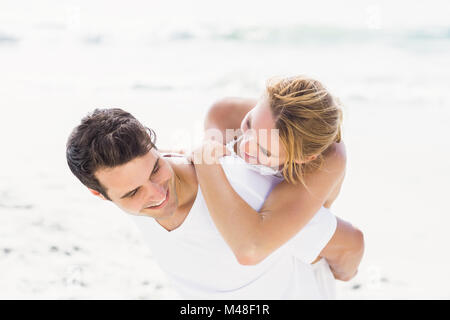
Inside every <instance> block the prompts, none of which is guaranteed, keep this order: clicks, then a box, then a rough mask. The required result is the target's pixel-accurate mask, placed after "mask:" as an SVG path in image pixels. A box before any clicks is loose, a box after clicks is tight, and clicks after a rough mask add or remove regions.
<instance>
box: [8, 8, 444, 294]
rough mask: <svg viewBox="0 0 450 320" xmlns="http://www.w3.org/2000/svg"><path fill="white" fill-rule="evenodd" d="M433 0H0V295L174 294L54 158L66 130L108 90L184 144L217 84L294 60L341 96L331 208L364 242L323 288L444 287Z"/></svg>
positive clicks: (389, 290) (142, 250)
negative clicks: (299, 1)
mask: <svg viewBox="0 0 450 320" xmlns="http://www.w3.org/2000/svg"><path fill="white" fill-rule="evenodd" d="M432 2H433V1H432ZM435 2H436V3H435V6H430V8H431V9H429V10H430V12H429V13H428V14H427V15H425V16H426V17H425V18H424V17H423V15H420V13H421V12H422V11H421V10H422V8H421V7H419V6H411V8H410V10H411V15H412V16H417V17H419V16H421V18H420V19H417V20H414V22H411V21H410V20H406V19H405V18H402V17H400V18H398V19H396V17H397V15H396V13H398V12H400V11H401V6H400V5H396V6H395V7H390V6H389V5H388V3H387V2H384V1H380V2H375V3H368V2H367V3H364V4H362V3H357V2H354V3H353V2H352V3H353V7H351V8H353V9H351V10H349V11H346V12H344V10H343V9H336V8H335V9H336V10H341V11H342V15H339V13H341V11H336V10H335V11H334V13H332V12H331V11H330V13H328V14H327V15H325V16H324V17H323V15H321V14H319V10H318V7H312V8H309V9H310V10H311V11H310V14H309V15H304V14H303V15H302V14H299V16H297V17H296V16H295V15H290V16H289V17H286V19H281V18H278V19H276V18H274V17H273V16H274V15H273V14H271V12H270V10H269V8H268V7H265V6H262V9H261V11H260V12H259V13H258V14H256V13H255V14H254V16H253V18H251V19H248V20H246V19H244V17H245V16H246V15H245V14H248V13H250V12H251V10H252V8H251V7H250V6H249V7H247V6H244V7H243V8H242V12H240V14H239V15H234V18H231V17H232V15H231V13H232V12H234V11H232V10H231V9H229V8H225V7H224V8H222V9H223V10H224V11H223V12H222V13H223V14H222V15H220V16H221V17H222V18H221V19H214V18H213V16H211V15H210V13H217V12H216V11H215V9H214V8H212V7H211V6H208V5H206V7H203V10H202V11H201V12H202V13H201V14H200V13H197V14H196V15H195V14H194V12H197V11H195V10H192V11H188V12H187V13H186V14H184V15H182V14H181V12H182V10H185V9H186V8H184V7H183V6H181V7H180V8H178V10H179V11H180V12H178V11H177V10H176V12H178V13H179V15H180V16H181V17H182V18H183V19H176V17H175V16H172V15H169V12H170V10H169V9H170V5H167V8H166V7H162V6H160V7H158V6H157V8H156V9H155V10H154V11H151V9H154V8H153V7H151V6H150V5H149V4H145V3H143V2H139V3H137V4H136V6H134V7H131V5H130V7H120V6H111V7H109V10H107V11H108V12H109V14H108V15H107V17H105V18H103V19H99V20H98V21H97V20H96V19H95V18H96V17H97V15H98V14H100V13H102V12H103V10H104V9H105V8H106V7H107V6H108V2H106V1H93V3H92V5H90V6H79V5H77V3H76V2H73V1H72V2H57V1H50V0H48V1H46V2H45V5H42V6H40V7H39V8H37V5H33V4H30V7H28V8H27V10H25V11H26V12H25V13H24V15H23V17H22V16H21V17H19V14H18V12H19V11H20V5H18V4H16V3H14V2H12V1H7V2H5V10H1V11H2V13H0V21H1V22H2V23H0V69H1V70H2V72H1V73H2V76H1V77H0V97H1V102H0V108H1V119H2V125H1V126H0V147H1V150H2V152H1V158H0V164H1V166H0V299H17V298H18V299H49V298H52V299H53V298H56V299H171V298H176V293H175V292H174V290H173V289H172V288H171V287H170V286H169V285H168V281H167V279H166V278H165V275H164V273H163V272H162V271H161V270H160V268H159V266H158V265H157V262H156V261H154V260H153V258H152V252H151V249H150V248H148V247H147V246H146V244H145V243H144V241H143V239H142V237H141V235H140V234H139V232H138V230H137V228H136V227H135V225H134V224H133V222H132V221H131V219H129V218H128V217H127V215H126V214H125V213H123V212H122V211H120V210H119V209H118V208H116V207H115V206H114V205H113V204H111V203H109V202H106V201H100V200H97V199H96V198H94V197H93V196H91V195H90V193H89V192H88V190H87V189H86V188H84V187H83V186H82V185H81V183H79V182H78V181H77V180H76V179H75V178H74V177H73V176H72V174H71V173H70V171H69V169H68V167H67V164H66V160H65V143H66V139H67V137H68V135H69V133H70V131H71V130H72V128H73V127H74V126H76V125H77V124H78V122H79V121H80V119H81V118H82V117H83V116H84V115H85V114H87V113H88V112H89V111H92V110H93V109H94V108H96V107H121V108H123V109H125V110H127V111H129V112H131V113H132V114H134V115H135V116H136V117H137V118H138V119H139V120H140V121H141V122H142V123H144V124H145V125H147V126H148V127H151V128H153V129H154V130H155V131H156V133H157V136H158V138H157V139H158V140H157V145H158V147H159V148H163V149H171V148H174V149H178V148H185V149H190V148H192V147H193V146H195V145H196V143H198V141H200V139H201V134H202V130H201V129H202V120H203V117H204V115H205V113H206V110H207V109H208V107H209V106H210V105H211V103H213V102H214V101H215V100H216V99H219V98H221V97H224V96H244V97H258V96H259V95H260V94H261V93H262V90H263V89H264V83H265V81H266V79H268V78H269V77H272V76H277V75H293V74H307V75H310V76H313V77H316V78H318V79H319V80H321V81H322V82H323V83H324V84H325V85H326V86H327V87H328V88H329V89H330V90H331V91H332V92H333V93H334V94H335V95H336V96H338V97H339V98H340V100H341V101H342V104H343V109H344V126H343V130H344V132H343V133H344V134H343V138H344V141H345V143H346V146H347V152H348V169H347V174H346V178H345V182H344V185H343V187H342V191H341V195H340V196H339V198H338V199H337V201H336V202H335V204H334V206H333V207H332V211H333V212H334V213H335V214H336V215H337V216H339V217H342V218H343V219H345V220H347V221H350V222H351V223H352V224H354V225H356V226H358V228H360V229H361V230H362V231H363V232H364V235H365V242H366V250H365V256H364V258H363V261H362V264H361V267H360V270H359V273H358V275H357V276H356V277H355V278H354V279H353V280H351V281H349V282H338V297H339V298H341V299H449V298H450V289H449V287H450V275H449V274H448V270H449V269H450V254H449V251H448V249H447V246H448V244H449V243H450V236H449V232H448V231H447V227H448V225H449V224H450V215H449V213H450V211H449V209H448V206H447V204H446V200H445V199H447V198H446V195H447V192H448V181H449V179H450V169H449V163H450V151H449V147H450V144H449V141H448V138H449V137H450V135H449V133H448V128H449V125H450V93H449V90H448V85H449V83H450V69H449V68H448V66H449V65H450V55H449V51H450V50H449V49H450V37H449V30H450V25H449V24H448V21H446V19H445V16H444V15H443V14H442V11H444V10H442V8H444V6H447V7H448V5H447V4H446V3H445V2H442V1H435ZM199 3H200V4H202V5H205V3H204V2H202V1H200V2H199ZM324 3H326V4H329V5H330V10H331V9H332V8H333V6H332V4H331V1H328V2H327V1H325V2H324ZM402 3H403V4H404V3H406V2H402ZM33 6H36V7H33ZM140 6H142V8H140ZM440 6H442V8H441V9H439V7H440ZM144 9H145V10H144ZM447 9H448V8H447ZM164 10H166V11H164ZM208 10H209V11H208ZM227 10H228V11H227ZM396 10H397V11H396ZM189 13H192V16H190V15H189ZM336 13H337V14H336ZM164 14H166V15H164ZM149 17H150V18H154V19H150V18H149ZM227 17H229V19H226V18H227ZM352 17H353V20H352ZM427 17H428V18H427ZM116 19H117V21H120V23H117V24H115V23H114V21H116ZM327 19H328V20H327ZM349 21H350V22H349Z"/></svg>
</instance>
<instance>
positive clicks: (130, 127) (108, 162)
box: [66, 108, 156, 200]
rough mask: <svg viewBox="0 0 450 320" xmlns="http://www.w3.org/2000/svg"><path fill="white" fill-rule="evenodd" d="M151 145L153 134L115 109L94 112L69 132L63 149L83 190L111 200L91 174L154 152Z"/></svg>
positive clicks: (152, 143) (153, 145) (124, 113)
mask: <svg viewBox="0 0 450 320" xmlns="http://www.w3.org/2000/svg"><path fill="white" fill-rule="evenodd" d="M155 142H156V135H155V132H154V131H153V130H151V129H149V128H146V127H144V126H143V125H142V124H141V123H140V122H139V121H138V120H137V119H136V118H135V117H133V116H132V115H131V114H130V113H128V112H126V111H124V110H122V109H119V108H111V109H95V110H94V111H93V112H92V113H90V114H88V115H87V116H86V117H84V118H83V119H82V120H81V124H80V125H78V126H77V127H76V128H75V129H74V130H73V131H72V133H71V135H70V137H69V140H68V141H67V146H66V158H67V163H68V165H69V168H70V170H71V171H72V173H73V174H74V175H75V176H76V177H77V178H78V179H79V180H80V181H81V182H82V183H83V184H84V185H85V186H86V187H88V188H91V189H94V190H96V191H98V192H100V193H101V194H102V195H103V196H104V197H105V198H106V199H108V200H111V199H110V198H109V197H108V194H107V190H106V188H105V187H104V186H102V185H101V183H100V182H99V181H98V179H97V178H96V177H95V172H96V171H97V170H98V169H101V168H113V167H116V166H120V165H123V164H125V163H127V162H129V161H131V160H133V159H135V158H138V157H141V156H143V155H145V154H147V153H148V152H149V151H150V150H151V149H152V148H155V149H156V146H155Z"/></svg>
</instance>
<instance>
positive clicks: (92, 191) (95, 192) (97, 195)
mask: <svg viewBox="0 0 450 320" xmlns="http://www.w3.org/2000/svg"><path fill="white" fill-rule="evenodd" d="M88 189H89V191H90V192H91V193H92V194H93V195H94V196H96V197H99V198H100V199H102V200H106V198H105V196H104V195H102V194H101V193H100V192H98V191H97V190H94V189H91V188H88Z"/></svg>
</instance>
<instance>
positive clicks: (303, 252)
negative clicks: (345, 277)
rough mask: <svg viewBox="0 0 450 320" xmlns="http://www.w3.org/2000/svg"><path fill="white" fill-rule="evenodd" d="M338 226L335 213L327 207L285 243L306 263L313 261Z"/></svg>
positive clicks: (321, 209)
mask: <svg viewBox="0 0 450 320" xmlns="http://www.w3.org/2000/svg"><path fill="white" fill-rule="evenodd" d="M336 226H337V220H336V217H335V216H334V214H332V213H331V211H330V210H328V209H327V208H325V207H322V208H320V210H319V211H318V212H317V213H316V214H315V215H314V217H313V218H312V219H311V220H310V221H309V222H308V224H307V225H306V226H305V227H303V229H302V230H300V232H299V233H297V234H296V235H295V236H294V237H293V238H291V239H290V240H289V241H288V242H287V243H286V244H285V245H286V246H288V247H289V250H292V254H293V255H294V256H295V257H296V258H298V259H300V260H301V261H302V262H305V263H308V264H309V263H312V262H313V261H314V260H315V259H316V258H317V257H318V256H319V254H320V252H321V251H322V250H323V248H325V246H326V245H327V244H328V242H329V241H330V240H331V238H332V237H333V235H334V233H335V231H336Z"/></svg>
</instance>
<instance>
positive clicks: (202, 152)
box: [190, 139, 230, 165]
mask: <svg viewBox="0 0 450 320" xmlns="http://www.w3.org/2000/svg"><path fill="white" fill-rule="evenodd" d="M226 155H230V152H229V151H228V150H227V148H226V146H224V145H223V144H222V143H220V142H218V141H215V140H210V139H208V140H205V141H203V144H202V145H201V146H200V147H199V148H197V149H195V150H194V151H193V152H192V155H191V157H190V161H191V162H192V163H193V164H194V165H203V164H208V165H210V164H218V163H219V159H220V158H222V157H224V156H226Z"/></svg>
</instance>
